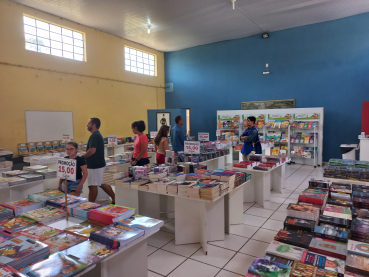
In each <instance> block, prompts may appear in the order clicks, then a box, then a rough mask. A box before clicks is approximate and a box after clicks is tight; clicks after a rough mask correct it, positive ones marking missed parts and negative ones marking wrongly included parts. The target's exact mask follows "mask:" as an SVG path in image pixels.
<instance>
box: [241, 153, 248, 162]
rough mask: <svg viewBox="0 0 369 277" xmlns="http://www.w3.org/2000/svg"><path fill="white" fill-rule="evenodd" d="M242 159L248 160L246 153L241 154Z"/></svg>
mask: <svg viewBox="0 0 369 277" xmlns="http://www.w3.org/2000/svg"><path fill="white" fill-rule="evenodd" d="M242 160H243V161H244V162H245V161H248V160H249V158H248V155H243V154H242Z"/></svg>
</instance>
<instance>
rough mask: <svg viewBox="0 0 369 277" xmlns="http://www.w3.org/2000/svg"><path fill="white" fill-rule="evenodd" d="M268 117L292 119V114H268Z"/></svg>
mask: <svg viewBox="0 0 369 277" xmlns="http://www.w3.org/2000/svg"><path fill="white" fill-rule="evenodd" d="M268 119H285V120H290V119H292V114H268Z"/></svg>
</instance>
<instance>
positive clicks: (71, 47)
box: [63, 43, 73, 52]
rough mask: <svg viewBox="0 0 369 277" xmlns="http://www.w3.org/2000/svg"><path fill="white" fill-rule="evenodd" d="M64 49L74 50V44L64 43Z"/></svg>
mask: <svg viewBox="0 0 369 277" xmlns="http://www.w3.org/2000/svg"><path fill="white" fill-rule="evenodd" d="M63 51H68V52H73V46H72V45H69V44H65V43H63Z"/></svg>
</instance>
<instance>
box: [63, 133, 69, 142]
mask: <svg viewBox="0 0 369 277" xmlns="http://www.w3.org/2000/svg"><path fill="white" fill-rule="evenodd" d="M63 140H66V141H70V140H71V137H70V135H69V134H63Z"/></svg>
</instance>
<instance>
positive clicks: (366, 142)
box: [360, 138, 369, 161]
mask: <svg viewBox="0 0 369 277" xmlns="http://www.w3.org/2000/svg"><path fill="white" fill-rule="evenodd" d="M360 161H369V138H361V139H360Z"/></svg>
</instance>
